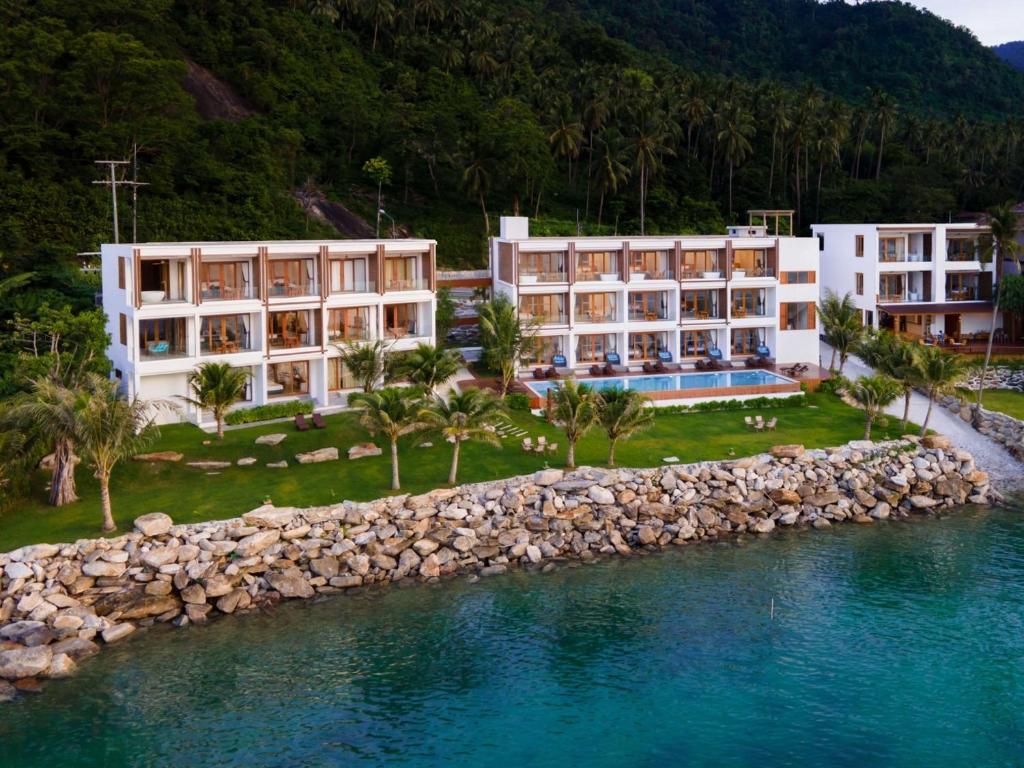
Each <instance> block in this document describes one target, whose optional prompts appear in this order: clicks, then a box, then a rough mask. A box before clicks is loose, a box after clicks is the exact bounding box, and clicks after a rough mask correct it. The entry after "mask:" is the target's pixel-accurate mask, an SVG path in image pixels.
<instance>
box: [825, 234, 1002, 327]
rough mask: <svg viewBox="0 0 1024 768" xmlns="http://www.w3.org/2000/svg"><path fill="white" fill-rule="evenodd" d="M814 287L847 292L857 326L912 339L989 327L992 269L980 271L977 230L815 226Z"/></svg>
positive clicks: (983, 267) (984, 267) (989, 266)
mask: <svg viewBox="0 0 1024 768" xmlns="http://www.w3.org/2000/svg"><path fill="white" fill-rule="evenodd" d="M812 230H813V232H814V234H815V235H816V236H817V237H818V238H819V239H820V249H821V279H820V283H821V288H822V294H823V295H824V291H825V289H831V290H832V291H833V292H835V293H837V294H839V295H840V296H842V295H844V294H846V293H849V294H851V296H852V298H853V301H854V303H855V305H856V306H857V308H858V309H860V310H861V312H862V318H863V320H864V324H865V325H868V326H871V327H873V328H889V329H891V330H894V331H897V332H900V333H905V334H907V335H909V336H913V337H919V338H937V339H938V338H943V337H944V338H949V339H954V338H961V337H970V336H971V335H972V334H978V333H985V332H987V331H988V330H989V329H990V327H991V312H992V291H993V284H994V281H995V279H996V275H997V269H996V265H995V264H992V263H989V264H982V262H981V261H980V260H979V255H980V253H981V243H980V238H981V237H982V236H983V235H984V234H985V233H987V231H988V230H987V228H986V227H984V226H981V225H978V224H816V225H814V226H813V227H812Z"/></svg>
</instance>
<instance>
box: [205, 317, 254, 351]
mask: <svg viewBox="0 0 1024 768" xmlns="http://www.w3.org/2000/svg"><path fill="white" fill-rule="evenodd" d="M244 349H251V347H250V346H249V316H248V315H213V316H212V317H204V318H203V319H202V322H201V323H200V326H199V350H200V352H202V354H204V355H225V354H229V353H231V352H239V351H241V350H244Z"/></svg>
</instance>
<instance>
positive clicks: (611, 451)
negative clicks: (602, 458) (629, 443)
mask: <svg viewBox="0 0 1024 768" xmlns="http://www.w3.org/2000/svg"><path fill="white" fill-rule="evenodd" d="M618 441H619V439H618V438H617V437H613V438H609V440H608V466H609V467H614V466H615V443H617V442H618Z"/></svg>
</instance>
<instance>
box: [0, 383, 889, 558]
mask: <svg viewBox="0 0 1024 768" xmlns="http://www.w3.org/2000/svg"><path fill="white" fill-rule="evenodd" d="M809 403H810V404H809V405H808V406H805V407H786V408H779V409H773V410H771V411H765V414H764V415H765V416H766V417H769V416H777V417H778V419H779V426H778V430H777V431H776V432H769V433H756V432H752V431H749V430H748V429H747V428H746V427H745V426H744V423H743V417H744V416H745V415H749V414H751V411H727V412H717V413H692V414H662V413H659V414H658V417H657V419H656V421H655V424H654V426H653V427H652V428H651V429H650V430H648V431H646V432H644V433H641V434H639V435H637V436H636V437H634V438H633V439H632V440H629V441H626V442H622V443H620V445H619V446H618V448H617V451H616V454H617V455H616V459H617V461H618V464H619V465H620V466H632V467H649V466H655V465H659V464H661V463H662V458H663V457H666V456H678V457H679V459H680V460H681V461H683V462H692V461H703V460H715V459H725V458H729V457H730V456H745V455H750V454H754V453H759V452H762V451H765V450H767V449H768V448H770V447H771V446H772V445H774V444H776V443H803V444H804V445H806V446H807V447H824V446H830V445H839V444H842V443H844V442H847V441H849V440H853V439H857V438H860V437H861V436H862V435H863V429H864V428H863V414H862V413H861V412H860V411H858V410H855V409H853V408H850V407H849V406H847V405H845V404H844V403H842V402H841V401H840V400H839V399H838V398H836V397H834V396H832V395H823V394H813V395H810V396H809ZM510 418H511V420H512V421H514V422H515V423H516V424H519V425H520V426H522V427H523V428H524V429H527V430H528V431H529V433H530V434H531V435H532V436H533V437H534V439H536V438H537V437H538V436H540V435H545V436H546V437H547V439H548V440H549V441H551V442H557V443H559V450H558V452H557V453H555V454H546V455H539V454H534V453H524V452H523V451H522V449H521V447H520V440H519V439H515V440H512V439H507V440H504V441H503V448H502V449H498V448H494V447H491V446H487V445H481V444H475V443H471V444H467V445H466V446H465V447H464V448H463V451H462V460H461V466H460V470H459V481H460V482H478V481H482V480H494V479H497V478H502V477H510V476H513V475H518V474H524V473H528V472H533V471H535V470H537V469H541V468H543V467H544V466H545V465H550V466H553V467H560V466H562V465H563V463H564V461H565V438H564V436H562V435H560V434H559V432H558V430H557V429H556V428H555V427H553V426H551V425H549V424H547V423H545V422H544V421H543V420H542V419H540V418H538V417H536V416H533V415H531V414H529V413H514V414H512V415H511V416H510ZM272 432H284V433H286V434H287V435H288V438H287V439H286V440H285V441H284V442H283V443H282V444H281V445H280V446H277V447H269V446H257V445H254V444H253V440H254V439H255V438H256V437H257V436H259V435H264V434H269V433H272ZM898 432H899V422H898V421H895V420H890V421H889V423H888V424H886V425H877V426H876V428H875V432H874V435H873V436H874V437H876V438H878V439H881V438H884V437H897V436H898V434H897V433H898ZM369 439H370V438H369V437H368V435H367V433H366V431H365V430H364V429H363V427H362V426H361V425H360V424H359V422H358V418H357V416H356V415H355V414H352V413H343V414H338V415H336V416H330V417H328V418H327V428H326V429H323V430H310V431H309V432H305V433H301V432H297V431H295V429H294V427H293V426H292V425H291V424H290V423H285V424H269V425H263V426H256V427H249V428H244V429H237V430H232V431H229V432H227V433H226V435H225V437H224V440H223V442H218V441H217V440H216V438H215V437H213V436H211V435H208V434H206V433H205V432H202V431H200V430H199V429H198V428H196V427H193V426H190V425H174V426H169V427H164V428H163V430H162V434H161V437H160V439H159V440H158V441H157V443H156V444H155V445H154V446H153V448H152V450H174V451H181V452H182V453H184V454H185V459H184V461H183V462H182V463H180V464H166V463H163V464H147V463H141V462H132V461H126V462H123V463H122V464H119V465H118V466H117V467H116V468H115V470H114V475H113V480H112V483H111V495H112V499H113V508H114V517H115V519H116V520H117V523H118V526H119V529H120V530H121V531H125V530H130V529H131V521H132V520H133V519H134V518H135V517H137V516H139V515H141V514H145V513H147V512H158V511H159V512H166V513H168V514H169V515H170V516H171V517H172V518H173V519H174V520H175V522H181V523H186V522H197V521H202V520H214V519H220V518H227V517H234V516H237V515H240V514H241V513H243V512H247V511H248V510H250V509H252V508H254V507H257V506H259V505H260V504H261V503H263V499H264V498H265V497H269V498H271V499H272V500H273V502H274V503H275V504H277V505H278V506H311V505H321V504H330V503H334V502H338V501H341V500H343V499H351V500H354V501H364V500H369V499H374V498H377V497H380V496H384V495H388V494H389V493H390V491H389V484H390V465H389V461H388V455H387V450H386V444H385V443H384V442H383V441H380V440H378V441H377V442H378V444H379V445H381V446H382V447H384V448H385V451H384V455H382V456H378V457H373V458H366V459H359V460H356V461H349V460H348V458H347V457H346V456H345V451H346V450H347V449H348V448H349V447H350V446H352V445H353V444H355V443H357V442H363V441H367V440H369ZM427 439H430V438H427ZM204 441H210V444H209V445H204V444H203V442H204ZM433 442H434V445H433V447H430V448H419V447H415V446H414V445H412V444H411V443H410V442H406V443H404V444H403V445H402V446H401V471H402V490H403V491H410V492H414V493H419V492H423V491H427V490H430V489H432V488H437V487H440V486H443V485H444V484H445V480H446V479H447V476H448V466H449V463H450V461H451V446H450V445H448V444H447V443H445V442H444V441H443V440H440V439H434V440H433ZM325 446H337V447H338V449H339V452H340V453H341V455H342V458H341V459H340V460H339V461H332V462H325V463H322V464H309V465H299V464H297V463H296V462H295V460H294V456H295V454H296V453H300V452H304V451H309V450H312V449H314V448H321V447H325ZM606 452H607V440H606V438H605V436H604V434H603V433H602V432H600V431H598V430H596V429H595V430H594V431H593V432H591V433H590V434H588V435H587V436H586V437H585V438H584V439H583V441H582V442H581V443H580V445H579V447H578V449H577V463H578V464H580V465H583V464H589V465H595V466H597V465H603V464H604V462H605V458H606ZM244 456H253V457H256V458H257V459H259V462H258V463H257V464H256V465H254V466H250V467H239V466H234V465H233V466H231V467H229V468H227V469H224V470H222V471H219V472H207V471H204V470H201V469H196V468H193V467H188V466H186V465H185V462H187V461H190V460H201V459H224V460H231V461H232V462H233V461H235V460H237V459H239V458H242V457H244ZM282 459H286V460H288V462H289V467H288V468H287V469H269V468H267V467H266V466H264V465H265V464H266V463H267V462H272V461H280V460H282ZM47 480H48V474H46V473H37V474H36V475H35V477H34V478H33V488H32V493H31V496H30V498H28V499H26V500H25V501H24V502H23V503H21V504H20V505H19V506H17V507H15V508H13V509H11V510H9V511H7V512H6V513H4V514H3V516H0V551H6V550H9V549H12V548H15V547H18V546H21V545H23V544H28V543H35V542H43V541H45V542H60V541H73V540H75V539H77V538H82V537H93V536H98V535H100V531H99V527H100V522H101V517H100V510H99V494H98V488H97V485H96V482H95V480H94V479H93V478H92V474H91V472H90V471H89V470H88V468H86V467H85V466H83V465H79V468H78V472H77V483H78V492H79V495H80V496H81V500H80V501H78V502H77V503H75V504H72V505H69V506H66V507H63V508H59V509H58V508H53V507H49V506H47V505H46V503H45V499H46V483H47Z"/></svg>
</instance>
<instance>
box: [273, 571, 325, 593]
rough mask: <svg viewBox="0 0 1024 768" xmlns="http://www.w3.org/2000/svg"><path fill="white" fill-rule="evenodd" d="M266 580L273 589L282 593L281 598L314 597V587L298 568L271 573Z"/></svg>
mask: <svg viewBox="0 0 1024 768" xmlns="http://www.w3.org/2000/svg"><path fill="white" fill-rule="evenodd" d="M266 579H267V583H268V584H270V586H271V587H272V588H273V589H276V590H277V591H278V592H280V593H281V597H312V596H313V594H314V590H313V587H312V586H310V583H309V582H308V581H306V578H305V576H303V575H302V571H300V570H299V569H298V568H294V567H292V568H285V569H284V570H283V571H271V572H270V573H268V574H267V575H266Z"/></svg>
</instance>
